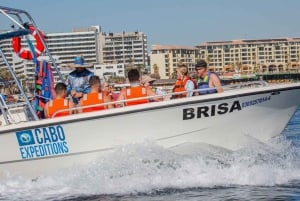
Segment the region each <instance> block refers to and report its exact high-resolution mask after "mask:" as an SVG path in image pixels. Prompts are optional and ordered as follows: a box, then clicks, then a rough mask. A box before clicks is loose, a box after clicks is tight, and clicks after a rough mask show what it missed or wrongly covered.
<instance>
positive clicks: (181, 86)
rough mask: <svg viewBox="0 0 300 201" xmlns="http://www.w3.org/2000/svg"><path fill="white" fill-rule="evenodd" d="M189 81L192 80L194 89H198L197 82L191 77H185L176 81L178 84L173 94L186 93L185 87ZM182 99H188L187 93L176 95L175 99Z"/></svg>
mask: <svg viewBox="0 0 300 201" xmlns="http://www.w3.org/2000/svg"><path fill="white" fill-rule="evenodd" d="M188 80H191V81H192V82H193V83H194V89H196V84H195V81H194V80H193V79H192V78H191V77H188V76H185V77H184V78H183V79H177V80H176V83H175V85H174V87H173V92H174V93H175V92H184V91H185V85H186V82H187V81H188ZM180 97H186V93H181V94H177V95H175V98H180Z"/></svg>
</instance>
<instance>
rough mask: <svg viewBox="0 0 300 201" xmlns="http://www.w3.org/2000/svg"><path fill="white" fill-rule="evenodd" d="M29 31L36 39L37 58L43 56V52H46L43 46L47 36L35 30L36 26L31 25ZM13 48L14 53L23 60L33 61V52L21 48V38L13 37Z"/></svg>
mask: <svg viewBox="0 0 300 201" xmlns="http://www.w3.org/2000/svg"><path fill="white" fill-rule="evenodd" d="M28 29H29V30H30V32H31V35H32V36H33V37H34V38H35V40H36V45H35V49H34V51H35V56H36V57H38V56H40V55H41V54H42V52H43V51H44V49H45V47H44V45H43V42H42V40H44V39H45V36H44V34H43V33H42V32H41V31H40V30H38V29H35V28H34V26H32V25H29V26H28ZM37 31H38V32H39V34H40V36H41V38H42V39H41V38H40V37H39V35H38V33H37ZM12 47H13V50H14V52H15V53H16V54H17V55H18V56H19V57H21V58H23V59H28V60H32V58H33V55H32V52H31V51H30V50H28V49H25V48H23V47H22V46H21V37H13V38H12Z"/></svg>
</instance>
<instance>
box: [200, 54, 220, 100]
mask: <svg viewBox="0 0 300 201" xmlns="http://www.w3.org/2000/svg"><path fill="white" fill-rule="evenodd" d="M195 70H196V74H197V88H198V89H200V90H199V92H198V94H200V95H202V94H212V93H221V92H223V89H222V84H221V80H220V78H219V76H218V75H217V74H216V73H214V72H211V71H208V70H207V63H206V61H204V60H200V61H198V62H197V63H196V64H195Z"/></svg>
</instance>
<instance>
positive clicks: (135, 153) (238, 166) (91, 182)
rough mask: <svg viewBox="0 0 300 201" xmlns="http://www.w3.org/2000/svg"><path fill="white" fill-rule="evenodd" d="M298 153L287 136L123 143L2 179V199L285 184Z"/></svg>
mask: <svg viewBox="0 0 300 201" xmlns="http://www.w3.org/2000/svg"><path fill="white" fill-rule="evenodd" d="M179 151H180V153H178V152H179ZM299 155H300V151H299V147H295V146H294V145H293V144H292V143H291V141H289V140H286V138H285V137H280V138H277V139H274V140H273V141H272V142H270V143H268V144H261V143H252V144H249V146H247V147H245V148H243V149H241V150H238V151H235V152H232V151H228V150H225V149H222V148H219V147H213V146H209V145H205V144H183V145H182V146H180V147H174V148H172V149H164V148H162V147H160V146H158V145H157V144H155V143H153V142H150V141H145V142H143V143H138V144H129V145H126V146H122V147H120V148H119V149H117V150H115V151H114V152H112V153H110V154H108V155H106V156H105V157H102V158H99V159H98V160H96V161H94V163H92V164H89V165H87V166H84V167H77V168H76V169H75V168H73V169H69V170H65V171H61V172H59V173H57V174H56V175H52V176H49V177H43V178H39V179H38V180H36V181H29V180H25V179H23V178H19V177H18V178H10V179H9V180H7V181H1V182H0V199H8V200H11V199H13V200H46V199H50V200H51V199H52V198H55V199H63V198H68V197H79V196H85V195H86V196H89V195H105V194H114V195H116V194H117V195H118V194H122V195H124V194H138V193H146V194H151V193H153V192H157V191H160V190H162V189H188V188H214V187H216V186H223V187H228V186H234V185H253V186H256V185H259V186H273V185H279V184H280V185H284V184H288V183H289V182H292V181H294V180H300V170H299V165H300V161H299V158H300V157H299ZM36 195H39V196H38V197H37V196H36Z"/></svg>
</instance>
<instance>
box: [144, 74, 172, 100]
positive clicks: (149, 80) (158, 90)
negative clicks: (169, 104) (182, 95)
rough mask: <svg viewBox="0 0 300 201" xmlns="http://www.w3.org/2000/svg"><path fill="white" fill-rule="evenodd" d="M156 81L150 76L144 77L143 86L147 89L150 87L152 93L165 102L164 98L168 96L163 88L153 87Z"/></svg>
mask: <svg viewBox="0 0 300 201" xmlns="http://www.w3.org/2000/svg"><path fill="white" fill-rule="evenodd" d="M155 81H156V79H155V78H152V77H150V76H149V75H142V79H141V84H142V85H143V86H145V87H150V88H151V89H152V91H154V93H155V94H156V95H159V96H160V97H159V98H160V99H161V100H163V99H164V96H165V95H166V94H167V93H166V92H165V91H163V90H162V89H161V88H158V87H153V83H154V82H155Z"/></svg>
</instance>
